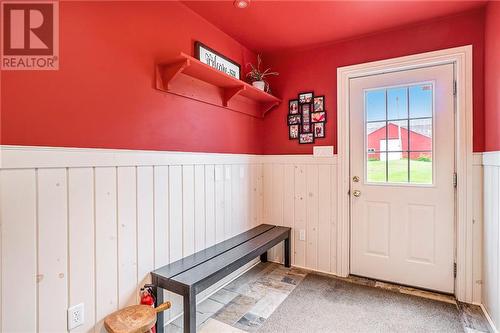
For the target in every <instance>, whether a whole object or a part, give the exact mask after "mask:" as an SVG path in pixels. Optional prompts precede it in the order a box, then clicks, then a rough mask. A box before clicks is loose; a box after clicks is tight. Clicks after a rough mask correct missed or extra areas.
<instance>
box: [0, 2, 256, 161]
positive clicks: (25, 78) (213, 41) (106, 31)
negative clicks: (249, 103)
mask: <svg viewBox="0 0 500 333" xmlns="http://www.w3.org/2000/svg"><path fill="white" fill-rule="evenodd" d="M195 40H200V41H202V42H204V43H205V44H207V45H209V46H211V47H213V48H215V49H217V50H218V51H220V52H221V53H224V54H226V55H227V56H228V57H230V58H232V59H234V60H236V61H238V62H240V64H242V65H243V67H244V65H245V64H246V63H247V62H249V61H254V59H255V55H254V54H253V53H252V52H250V51H249V50H248V49H246V48H244V47H242V46H241V45H240V44H239V43H237V42H236V41H235V40H233V39H232V38H230V37H229V36H228V35H226V34H225V33H223V32H221V31H220V30H218V29H217V28H215V27H214V26H213V25H211V24H209V23H208V22H207V21H205V20H204V19H203V18H201V17H199V16H198V15H197V14H194V13H193V12H192V11H191V10H189V9H187V8H186V7H185V6H184V5H182V4H180V3H178V2H148V3H147V5H145V4H144V3H139V2H99V3H97V2H86V3H85V2H61V3H60V46H61V49H60V70H59V71H37V72H35V71H25V72H21V71H16V72H14V71H11V72H2V85H1V96H2V100H1V107H2V109H1V111H2V112H1V143H2V144H12V145H45V146H72V147H102V148H128V149H153V150H178V151H204V152H231V153H261V152H262V139H261V138H262V123H263V122H262V120H260V119H256V118H252V117H249V116H246V115H243V114H239V113H235V112H231V111H227V110H225V109H223V108H219V107H215V106H210V105H207V104H204V103H200V102H197V101H193V100H189V99H186V98H181V97H177V96H175V95H171V94H167V93H163V92H159V91H156V90H155V89H153V79H154V75H153V74H154V64H155V61H161V60H165V59H169V58H170V57H172V56H174V55H176V54H178V53H179V52H181V51H183V52H186V53H188V54H193V53H192V52H193V43H194V41H195Z"/></svg>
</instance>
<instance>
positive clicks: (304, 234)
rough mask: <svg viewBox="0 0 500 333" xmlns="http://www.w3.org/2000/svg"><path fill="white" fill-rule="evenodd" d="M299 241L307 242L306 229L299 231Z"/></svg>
mask: <svg viewBox="0 0 500 333" xmlns="http://www.w3.org/2000/svg"><path fill="white" fill-rule="evenodd" d="M299 240H301V241H305V240H306V231H305V230H304V229H300V231H299Z"/></svg>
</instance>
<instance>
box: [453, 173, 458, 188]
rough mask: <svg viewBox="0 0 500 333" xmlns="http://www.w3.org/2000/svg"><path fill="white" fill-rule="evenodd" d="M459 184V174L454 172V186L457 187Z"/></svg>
mask: <svg viewBox="0 0 500 333" xmlns="http://www.w3.org/2000/svg"><path fill="white" fill-rule="evenodd" d="M457 184H458V176H457V173H456V172H454V173H453V187H455V188H456V187H457Z"/></svg>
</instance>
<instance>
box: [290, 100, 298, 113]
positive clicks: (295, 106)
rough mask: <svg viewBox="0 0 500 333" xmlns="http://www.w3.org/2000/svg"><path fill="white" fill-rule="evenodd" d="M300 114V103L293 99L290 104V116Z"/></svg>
mask: <svg viewBox="0 0 500 333" xmlns="http://www.w3.org/2000/svg"><path fill="white" fill-rule="evenodd" d="M297 113H299V101H298V100H297V99H291V100H290V101H289V102H288V114H297Z"/></svg>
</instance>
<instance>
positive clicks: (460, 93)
mask: <svg viewBox="0 0 500 333" xmlns="http://www.w3.org/2000/svg"><path fill="white" fill-rule="evenodd" d="M450 63H451V64H454V65H455V81H456V103H455V121H456V124H455V126H456V127H455V128H456V131H455V136H456V140H455V145H456V147H455V149H456V151H455V156H456V157H455V158H456V160H455V167H456V172H457V180H458V181H457V184H458V186H457V192H456V214H455V225H456V228H455V230H456V234H455V239H456V240H455V246H456V254H455V262H456V263H457V276H456V279H455V296H456V297H457V299H458V300H460V301H464V302H472V291H473V285H474V281H473V279H472V273H473V265H472V251H473V246H472V236H473V233H472V222H473V221H472V219H473V216H472V207H473V202H472V158H473V156H472V97H473V96H472V45H468V46H462V47H456V48H451V49H446V50H440V51H434V52H427V53H421V54H416V55H411V56H405V57H399V58H394V59H388V60H381V61H374V62H369V63H364V64H358V65H352V66H346V67H339V68H338V69H337V133H338V137H337V140H338V142H337V147H338V151H337V154H338V155H337V156H338V157H337V159H338V162H337V163H338V189H337V191H338V192H337V195H338V196H337V197H338V216H337V221H338V227H337V230H338V233H337V237H338V240H337V267H336V270H337V275H340V276H347V275H349V252H350V245H349V243H350V212H349V194H348V192H349V186H350V179H349V163H350V156H349V130H350V127H349V125H350V124H349V93H350V91H349V80H350V79H353V78H358V77H363V76H367V75H375V74H382V73H388V72H394V71H401V70H408V69H414V68H419V67H428V66H433V65H434V66H435V65H442V64H450ZM450 181H451V180H450Z"/></svg>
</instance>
